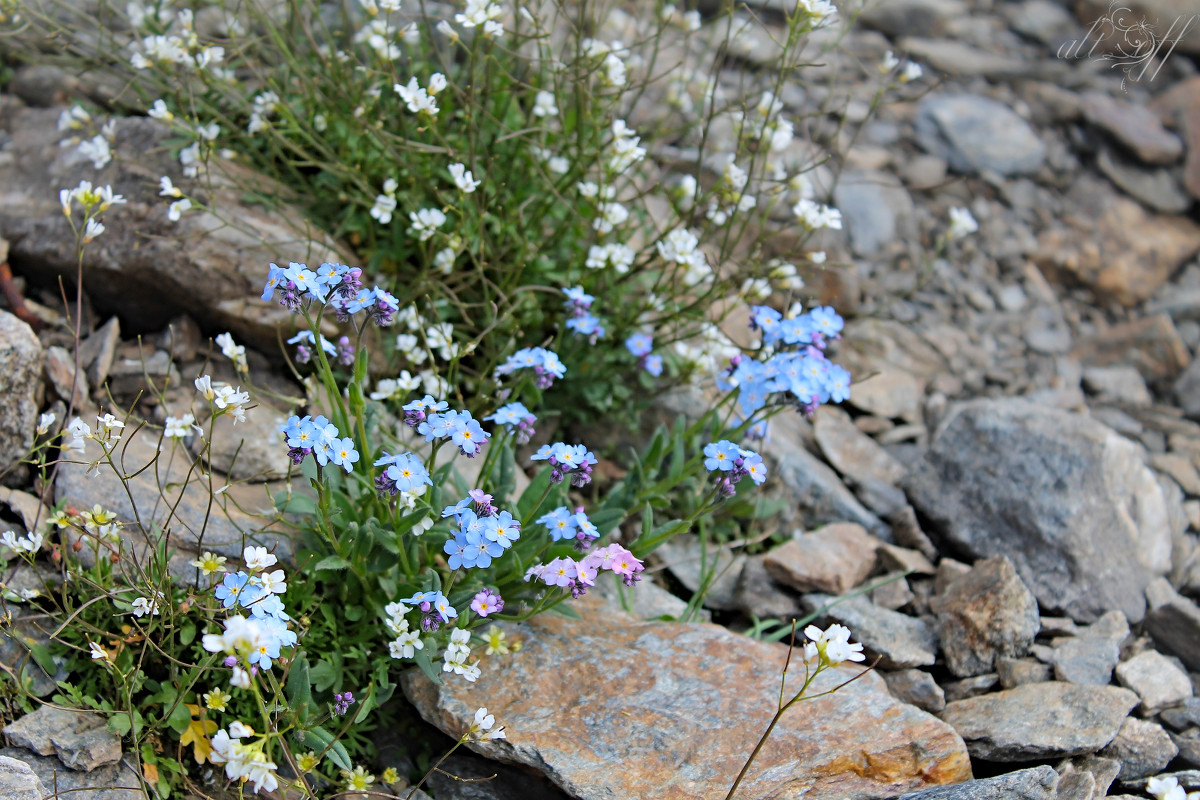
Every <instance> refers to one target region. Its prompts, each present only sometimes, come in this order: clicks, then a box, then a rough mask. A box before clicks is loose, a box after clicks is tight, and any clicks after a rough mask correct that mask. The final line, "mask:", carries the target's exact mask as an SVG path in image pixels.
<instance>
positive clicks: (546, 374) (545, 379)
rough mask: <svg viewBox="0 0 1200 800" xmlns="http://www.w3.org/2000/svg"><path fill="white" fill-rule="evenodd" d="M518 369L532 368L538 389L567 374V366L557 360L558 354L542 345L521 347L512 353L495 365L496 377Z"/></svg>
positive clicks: (544, 387)
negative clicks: (501, 362) (498, 364)
mask: <svg viewBox="0 0 1200 800" xmlns="http://www.w3.org/2000/svg"><path fill="white" fill-rule="evenodd" d="M519 369H531V370H533V372H534V375H535V376H536V377H535V378H534V382H533V383H534V385H535V386H536V387H537V388H539V389H549V388H550V387H551V386H552V385H553V384H554V379H555V378H561V377H562V376H564V375H566V374H567V368H566V367H565V366H564V365H563V363H562V361H561V360H559V358H558V354H557V353H555V352H554V351H553V350H547V349H545V348H543V347H523V348H521V349H520V350H518V351H517V352H515V353H513V354H512V355H511V356H509V357H508V359H507V360H506V361H505V362H504V363H503V364H501V365H500V366H498V367H496V377H502V376H504V375H511V374H512V373H514V372H516V371H517V370H519Z"/></svg>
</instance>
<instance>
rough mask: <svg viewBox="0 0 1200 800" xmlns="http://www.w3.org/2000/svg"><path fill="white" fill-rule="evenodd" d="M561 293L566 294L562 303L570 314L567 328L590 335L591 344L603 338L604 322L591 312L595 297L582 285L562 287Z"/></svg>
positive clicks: (582, 334)
mask: <svg viewBox="0 0 1200 800" xmlns="http://www.w3.org/2000/svg"><path fill="white" fill-rule="evenodd" d="M563 294H565V295H566V296H567V299H566V302H565V303H564V305H565V306H566V307H567V311H568V312H570V315H571V316H570V318H569V319H568V320H567V329H568V330H572V331H574V332H575V333H578V334H579V335H580V336H588V337H590V338H591V341H592V343H593V344H594V343H595V341H596V340H597V339H601V338H603V337H604V324H603V323H602V322H601V321H600V318H599V317H597V316H595V315H594V314H592V313H591V308H592V303H594V302H595V300H596V298H594V297H592V296H591V295H590V294H588V293H587V292H585V291H584V290H583V287H582V286H576V287H575V288H573V289H563Z"/></svg>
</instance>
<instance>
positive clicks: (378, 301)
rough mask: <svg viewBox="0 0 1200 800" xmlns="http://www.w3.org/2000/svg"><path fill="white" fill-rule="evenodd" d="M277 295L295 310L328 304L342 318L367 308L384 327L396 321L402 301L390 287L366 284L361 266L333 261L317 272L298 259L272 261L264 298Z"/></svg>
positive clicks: (371, 315) (372, 316)
mask: <svg viewBox="0 0 1200 800" xmlns="http://www.w3.org/2000/svg"><path fill="white" fill-rule="evenodd" d="M275 295H278V298H279V304H280V305H281V306H283V307H284V308H286V309H288V310H289V311H292V312H293V313H294V312H297V311H299V310H300V309H301V308H303V307H304V306H305V304H306V303H307V304H313V303H316V304H318V305H321V306H324V305H326V304H328V305H330V306H332V307H333V309H334V310H335V311H336V312H337V317H338V320H340V321H342V322H345V321H346V320H348V319H349V318H350V317H352V316H353V315H355V314H357V313H358V312H360V311H365V312H367V315H368V316H369V317H370V318H371V319H373V320H374V321H375V324H377V325H379V326H381V327H384V326H387V325H391V324H392V323H393V322H395V321H396V313H397V312H398V311H399V310H400V304H399V302H398V301H397V300H396V298H395V297H394V296H393V295H392V294H391V293H390V292H388V291H387V290H385V289H382V288H380V287H378V286H376V287H375V288H373V289H365V288H363V285H362V270H361V269H359V268H358V267H348V266H346V265H345V264H333V263H329V262H326V263H324V264H322V265H321V266H320V267H319V268H318V269H317V271H316V272H313V271H312V270H310V269H309V268H308V267H307V266H306V265H304V264H300V263H297V262H295V261H290V262H288V265H287V267H280V266H279V265H277V264H271V268H270V271H269V272H268V273H267V283H266V285H265V286H264V287H263V293H262V299H263V300H270V299H271V297H272V296H275Z"/></svg>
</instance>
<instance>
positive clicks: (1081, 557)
mask: <svg viewBox="0 0 1200 800" xmlns="http://www.w3.org/2000/svg"><path fill="white" fill-rule="evenodd" d="M904 487H905V489H906V491H907V492H908V495H909V498H910V500H911V501H912V503H913V505H914V506H916V507H917V509H918V511H920V512H922V513H923V514H924V515H925V516H926V518H927V519H929V520H930V521H931V522H932V523H933V525H934V528H933V529H931V530H930V531H929V533H930V534H931V535H933V536H934V537H935V538H936V539H940V541H941V544H942V546H943V547H944V548H946V549H947V550H948V551H950V552H957V553H962V554H964V555H966V556H967V557H969V558H971V559H978V558H984V557H988V556H994V555H1007V556H1008V557H1009V558H1010V559H1011V560H1012V562H1013V565H1014V566H1015V567H1016V570H1017V574H1018V575H1020V576H1021V580H1022V581H1023V582H1024V583H1025V585H1026V586H1028V587H1029V588H1030V589H1031V590H1032V591H1033V593H1034V595H1035V596H1036V597H1037V599H1038V602H1039V603H1040V604H1041V605H1042V607H1043V608H1044V609H1046V610H1047V611H1051V612H1065V613H1067V614H1069V615H1070V616H1072V617H1073V618H1075V619H1077V620H1081V621H1091V620H1095V619H1096V618H1098V617H1099V616H1100V615H1101V614H1103V613H1105V612H1106V611H1109V610H1112V609H1114V608H1116V609H1119V610H1121V611H1122V612H1123V613H1124V614H1125V616H1126V618H1127V619H1128V620H1130V622H1137V621H1140V620H1141V619H1142V617H1143V616H1144V614H1145V608H1146V601H1145V596H1144V594H1143V591H1144V589H1145V587H1146V585H1147V584H1149V583H1150V581H1151V580H1153V579H1154V578H1155V577H1156V576H1158V575H1161V574H1163V573H1165V572H1166V571H1168V570H1169V569H1170V566H1171V556H1170V552H1171V527H1170V517H1169V514H1168V511H1167V507H1166V501H1165V499H1164V497H1163V492H1162V489H1161V487H1160V486H1159V485H1158V482H1157V480H1156V479H1155V477H1154V473H1153V472H1151V470H1150V469H1148V468H1147V467H1146V465H1145V463H1144V462H1143V460H1142V451H1141V448H1139V447H1138V446H1137V445H1134V444H1132V443H1131V442H1129V441H1128V440H1127V439H1125V438H1124V437H1122V436H1120V435H1119V434H1117V433H1115V432H1113V431H1112V430H1110V429H1108V428H1106V427H1104V426H1103V425H1101V424H1100V423H1098V422H1096V421H1095V420H1092V419H1089V418H1087V417H1085V416H1081V415H1078V414H1072V413H1069V412H1064V411H1058V410H1054V409H1046V408H1040V407H1037V406H1034V405H1032V404H1029V403H1026V402H1023V401H1020V400H977V401H972V402H968V403H964V404H962V405H959V406H956V407H954V408H952V409H951V411H950V413H949V415H948V416H947V419H946V421H945V422H944V423H943V424H942V426H941V427H940V428H939V430H938V432H937V433H936V434H935V436H934V438H933V441H932V442H931V443H930V447H929V450H928V452H927V454H926V456H925V458H924V459H923V460H922V461H921V462H918V463H917V464H916V465H915V466H914V468H913V469H912V470H911V471H910V472H909V475H908V477H907V478H906V479H905V482H904Z"/></svg>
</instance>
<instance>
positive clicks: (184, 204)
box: [167, 189, 192, 222]
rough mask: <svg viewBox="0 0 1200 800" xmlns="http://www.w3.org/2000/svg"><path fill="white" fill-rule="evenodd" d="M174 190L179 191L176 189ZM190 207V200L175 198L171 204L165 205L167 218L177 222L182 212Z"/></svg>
mask: <svg viewBox="0 0 1200 800" xmlns="http://www.w3.org/2000/svg"><path fill="white" fill-rule="evenodd" d="M175 191H179V190H178V189H176V190H175ZM191 207H192V201H191V200H189V199H188V198H186V197H184V198H182V199H180V200H176V201H175V202H174V203H171V205H169V206H167V219H169V220H171V222H179V218H180V217H182V216H183V212H185V211H188V210H189V209H191Z"/></svg>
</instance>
